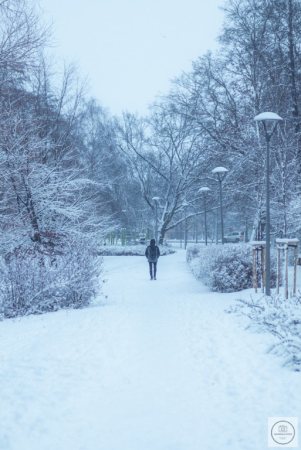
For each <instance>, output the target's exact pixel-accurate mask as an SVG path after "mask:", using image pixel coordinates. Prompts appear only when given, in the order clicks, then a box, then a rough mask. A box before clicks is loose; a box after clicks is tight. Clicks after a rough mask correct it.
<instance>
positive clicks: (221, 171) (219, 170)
mask: <svg viewBox="0 0 301 450" xmlns="http://www.w3.org/2000/svg"><path fill="white" fill-rule="evenodd" d="M227 172H228V169H225V167H216V168H215V169H213V170H212V173H214V174H216V176H217V180H218V182H219V199H220V210H221V234H222V244H223V243H224V219H223V192H222V182H223V180H224V179H225V176H226V175H227Z"/></svg>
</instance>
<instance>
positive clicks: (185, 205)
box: [182, 200, 189, 250]
mask: <svg viewBox="0 0 301 450" xmlns="http://www.w3.org/2000/svg"><path fill="white" fill-rule="evenodd" d="M182 206H183V208H184V211H185V229H184V248H185V250H186V247H187V208H188V206H189V203H187V202H186V200H184V202H183V203H182Z"/></svg>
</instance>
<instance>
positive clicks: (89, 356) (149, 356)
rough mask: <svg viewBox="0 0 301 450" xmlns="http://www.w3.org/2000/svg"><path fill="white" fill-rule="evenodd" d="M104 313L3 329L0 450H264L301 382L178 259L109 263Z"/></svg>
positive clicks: (223, 298)
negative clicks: (151, 276) (270, 428)
mask: <svg viewBox="0 0 301 450" xmlns="http://www.w3.org/2000/svg"><path fill="white" fill-rule="evenodd" d="M105 264H106V269H107V271H108V275H107V278H108V283H107V284H106V285H105V292H106V294H107V295H108V300H107V301H106V306H104V307H103V306H95V307H92V308H88V309H86V310H81V311H67V312H66V311H60V312H58V313H54V314H46V315H43V316H38V317H28V318H23V319H21V320H16V321H12V320H9V321H8V320H7V321H4V322H2V323H0V355H1V369H0V381H1V392H0V420H1V422H0V424H1V430H0V449H1V450H50V449H51V450H52V449H56V450H69V449H70V450H197V449H203V450H211V449H212V450H213V449H214V450H216V449H217V450H223V449H231V450H241V449H245V450H248V449H250V450H261V449H265V448H267V420H268V417H278V416H282V417H283V416H299V418H300V417H301V406H300V384H301V383H300V380H301V378H300V373H295V372H290V371H288V370H286V369H283V368H281V361H280V360H279V358H277V357H275V356H271V355H268V354H266V349H267V346H268V344H269V342H270V341H269V339H271V338H269V337H268V336H266V335H258V334H251V333H249V332H248V331H245V330H244V328H243V327H242V326H241V325H240V324H239V323H238V321H237V320H238V319H237V318H236V317H234V316H233V315H228V314H225V313H224V309H225V308H226V307H227V306H228V305H229V304H231V303H234V301H233V300H234V299H235V298H238V294H222V295H221V294H214V293H210V292H208V290H207V288H205V287H203V286H202V284H201V283H200V282H199V281H197V280H195V279H194V278H193V276H192V275H191V274H190V272H189V270H188V267H187V265H186V262H185V256H184V252H178V253H177V254H175V255H171V256H166V257H162V258H160V261H159V264H158V280H157V281H153V282H151V281H149V280H148V275H147V263H146V261H145V260H144V258H141V257H107V258H106V259H105ZM244 296H245V297H246V296H249V293H248V292H244Z"/></svg>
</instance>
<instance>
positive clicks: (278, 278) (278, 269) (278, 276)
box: [277, 247, 280, 295]
mask: <svg viewBox="0 0 301 450" xmlns="http://www.w3.org/2000/svg"><path fill="white" fill-rule="evenodd" d="M277 257H278V258H277V295H279V290H280V248H279V247H278V249H277Z"/></svg>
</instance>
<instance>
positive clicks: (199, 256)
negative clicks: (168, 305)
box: [187, 244, 277, 292]
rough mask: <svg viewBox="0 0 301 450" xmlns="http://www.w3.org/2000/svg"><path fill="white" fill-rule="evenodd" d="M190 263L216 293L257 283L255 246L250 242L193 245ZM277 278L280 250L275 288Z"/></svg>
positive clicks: (273, 263)
mask: <svg viewBox="0 0 301 450" xmlns="http://www.w3.org/2000/svg"><path fill="white" fill-rule="evenodd" d="M187 262H188V263H189V265H190V268H191V270H192V272H193V274H194V275H195V276H196V277H197V278H199V279H200V280H202V281H203V283H204V284H205V285H206V286H208V287H209V288H210V289H211V290H212V291H214V292H236V291H241V290H243V289H248V288H251V287H252V285H253V263H252V248H251V246H250V245H248V244H233V245H212V246H207V247H204V246H200V245H194V246H190V247H188V249H187ZM276 277H277V274H276V253H275V254H274V253H273V254H272V255H271V286H272V287H273V286H274V285H275V284H276Z"/></svg>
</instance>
